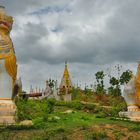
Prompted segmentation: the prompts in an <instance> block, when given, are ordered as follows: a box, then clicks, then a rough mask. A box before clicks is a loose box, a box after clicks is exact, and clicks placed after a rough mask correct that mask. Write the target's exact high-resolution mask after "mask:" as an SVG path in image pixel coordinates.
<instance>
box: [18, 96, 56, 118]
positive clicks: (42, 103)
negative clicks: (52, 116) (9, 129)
mask: <svg viewBox="0 0 140 140" xmlns="http://www.w3.org/2000/svg"><path fill="white" fill-rule="evenodd" d="M16 105H17V118H18V121H22V120H33V119H36V118H38V117H39V118H40V117H42V118H43V119H44V121H47V119H48V114H49V113H51V112H53V110H54V106H55V100H54V99H49V100H47V99H43V100H27V101H26V100H22V99H16Z"/></svg>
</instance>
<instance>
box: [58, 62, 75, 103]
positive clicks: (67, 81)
mask: <svg viewBox="0 0 140 140" xmlns="http://www.w3.org/2000/svg"><path fill="white" fill-rule="evenodd" d="M72 87H73V85H72V81H71V78H70V74H69V71H68V65H67V62H65V68H64V73H63V77H62V79H61V84H60V86H59V94H60V97H61V99H62V100H64V101H71V98H72V97H71V91H72Z"/></svg>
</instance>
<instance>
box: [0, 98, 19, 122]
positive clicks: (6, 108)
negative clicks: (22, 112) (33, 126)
mask: <svg viewBox="0 0 140 140" xmlns="http://www.w3.org/2000/svg"><path fill="white" fill-rule="evenodd" d="M15 116H16V106H15V104H14V102H13V101H12V100H7V101H5V100H0V124H14V123H15V122H16V117H15Z"/></svg>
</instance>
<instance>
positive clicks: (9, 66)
mask: <svg viewBox="0 0 140 140" xmlns="http://www.w3.org/2000/svg"><path fill="white" fill-rule="evenodd" d="M12 24H13V18H12V17H11V16H8V15H6V13H5V8H4V7H3V6H0V123H8V124H9V123H15V118H14V113H15V109H16V106H15V104H14V102H13V100H12V97H13V91H14V86H15V83H16V75H17V64H16V56H15V51H14V47H13V43H12V40H11V38H10V31H11V29H12Z"/></svg>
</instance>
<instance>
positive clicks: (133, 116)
mask: <svg viewBox="0 0 140 140" xmlns="http://www.w3.org/2000/svg"><path fill="white" fill-rule="evenodd" d="M119 116H120V117H121V118H129V119H130V120H131V121H140V111H126V112H119Z"/></svg>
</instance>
